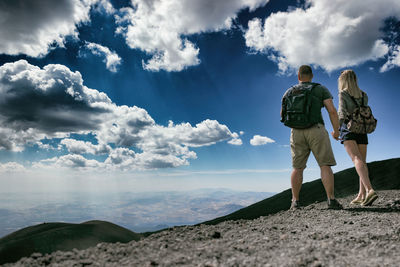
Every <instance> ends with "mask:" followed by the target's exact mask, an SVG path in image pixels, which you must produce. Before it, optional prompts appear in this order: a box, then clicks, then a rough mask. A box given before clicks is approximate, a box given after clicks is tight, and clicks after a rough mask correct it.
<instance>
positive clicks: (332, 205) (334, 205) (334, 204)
mask: <svg viewBox="0 0 400 267" xmlns="http://www.w3.org/2000/svg"><path fill="white" fill-rule="evenodd" d="M328 209H330V210H341V209H343V206H342V205H341V204H340V203H339V202H338V201H337V200H336V199H328Z"/></svg>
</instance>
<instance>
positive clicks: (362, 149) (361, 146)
mask: <svg viewBox="0 0 400 267" xmlns="http://www.w3.org/2000/svg"><path fill="white" fill-rule="evenodd" d="M357 146H358V151H360V154H361V159H362V160H363V161H364V163H365V164H367V145H364V144H357ZM367 173H368V166H367ZM368 177H369V174H368ZM366 195H367V194H366V188H365V186H364V184H363V183H362V180H361V179H360V191H359V192H358V196H357V198H365V196H366Z"/></svg>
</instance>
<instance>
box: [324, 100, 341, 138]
mask: <svg viewBox="0 0 400 267" xmlns="http://www.w3.org/2000/svg"><path fill="white" fill-rule="evenodd" d="M324 106H325V108H326V110H327V111H328V113H329V119H330V120H331V124H332V127H333V132H332V133H331V134H332V136H333V138H335V139H336V140H339V116H338V113H337V111H336V108H335V106H334V105H333V101H332V98H329V99H325V100H324Z"/></svg>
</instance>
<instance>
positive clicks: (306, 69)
mask: <svg viewBox="0 0 400 267" xmlns="http://www.w3.org/2000/svg"><path fill="white" fill-rule="evenodd" d="M312 74H313V73H312V69H311V67H310V66H309V65H301V66H300V68H299V75H300V76H312Z"/></svg>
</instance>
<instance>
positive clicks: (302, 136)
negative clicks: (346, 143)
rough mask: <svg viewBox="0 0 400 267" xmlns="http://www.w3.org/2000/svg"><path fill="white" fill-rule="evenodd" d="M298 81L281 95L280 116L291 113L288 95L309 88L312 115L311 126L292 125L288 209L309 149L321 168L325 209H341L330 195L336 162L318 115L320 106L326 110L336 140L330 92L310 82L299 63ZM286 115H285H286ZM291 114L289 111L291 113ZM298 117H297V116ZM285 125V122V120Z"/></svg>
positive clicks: (295, 200)
mask: <svg viewBox="0 0 400 267" xmlns="http://www.w3.org/2000/svg"><path fill="white" fill-rule="evenodd" d="M297 76H298V80H299V84H298V85H296V86H293V87H291V88H289V89H288V90H287V91H286V93H285V94H284V96H283V98H282V108H283V109H282V110H281V117H282V122H285V119H287V118H289V116H291V115H290V114H289V112H288V113H287V112H286V111H287V110H286V107H287V105H288V104H287V103H288V102H290V101H291V100H288V96H289V95H291V94H294V90H297V91H296V92H299V91H302V92H306V90H309V91H308V92H309V95H310V98H311V99H312V100H310V101H311V102H307V103H311V104H309V105H311V108H310V109H309V110H310V112H309V113H310V116H311V117H313V118H314V119H313V121H312V122H311V126H310V125H309V124H310V123H309V124H307V125H306V126H304V127H297V125H296V128H294V127H292V129H291V136H290V147H291V153H292V166H293V170H292V174H291V184H292V204H291V209H297V208H299V193H300V189H301V185H302V183H303V171H304V169H305V168H306V163H307V160H308V157H309V155H310V152H311V151H312V152H313V155H314V157H315V159H316V160H317V162H318V165H319V166H320V169H321V179H322V183H323V185H324V188H325V192H326V195H327V198H328V208H329V209H341V208H342V206H341V205H340V203H339V202H338V201H337V200H336V199H335V195H334V176H333V172H332V169H331V166H334V165H336V161H335V157H334V155H333V152H332V147H331V143H330V140H329V134H328V132H327V131H326V129H325V126H324V120H323V118H322V113H321V109H322V107H325V108H326V109H327V111H328V113H329V118H330V121H331V124H332V127H333V132H332V136H333V138H335V139H336V140H338V138H339V119H338V114H337V111H336V108H335V106H334V105H333V101H332V98H333V97H332V95H331V93H330V92H329V91H328V89H327V88H326V87H324V86H322V85H320V84H316V83H312V82H311V80H312V78H313V73H312V69H311V67H310V66H308V65H303V66H301V67H300V68H299V71H298V75H297ZM288 114H289V115H288ZM292 114H293V113H292ZM298 120H301V119H298ZM285 125H287V124H286V123H285Z"/></svg>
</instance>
